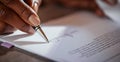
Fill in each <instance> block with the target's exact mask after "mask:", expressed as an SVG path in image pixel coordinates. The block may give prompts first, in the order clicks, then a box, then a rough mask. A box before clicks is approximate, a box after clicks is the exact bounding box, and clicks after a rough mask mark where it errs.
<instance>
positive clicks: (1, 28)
mask: <svg viewBox="0 0 120 62" xmlns="http://www.w3.org/2000/svg"><path fill="white" fill-rule="evenodd" d="M15 30H16V29H15V28H14V27H12V26H11V25H8V24H6V23H4V22H1V21H0V35H7V34H11V33H13V32H14V31H15Z"/></svg>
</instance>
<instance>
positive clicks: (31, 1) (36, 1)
mask: <svg viewBox="0 0 120 62" xmlns="http://www.w3.org/2000/svg"><path fill="white" fill-rule="evenodd" d="M24 1H25V2H26V3H27V4H28V5H29V6H30V7H31V8H32V9H33V10H35V11H36V12H38V9H39V6H40V4H41V1H42V0H24Z"/></svg>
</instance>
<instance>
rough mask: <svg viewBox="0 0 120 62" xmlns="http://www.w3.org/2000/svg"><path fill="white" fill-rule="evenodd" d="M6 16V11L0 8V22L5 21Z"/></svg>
mask: <svg viewBox="0 0 120 62" xmlns="http://www.w3.org/2000/svg"><path fill="white" fill-rule="evenodd" d="M6 16H7V9H6V8H4V7H3V6H0V20H3V19H5V18H6Z"/></svg>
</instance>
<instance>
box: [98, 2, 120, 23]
mask: <svg viewBox="0 0 120 62" xmlns="http://www.w3.org/2000/svg"><path fill="white" fill-rule="evenodd" d="M96 2H97V3H98V5H99V7H100V8H101V9H102V10H103V12H104V13H105V15H107V16H108V17H109V18H110V19H112V20H113V21H115V22H116V23H118V24H120V0H118V3H117V4H116V5H113V6H111V5H108V4H106V3H105V2H103V0H96Z"/></svg>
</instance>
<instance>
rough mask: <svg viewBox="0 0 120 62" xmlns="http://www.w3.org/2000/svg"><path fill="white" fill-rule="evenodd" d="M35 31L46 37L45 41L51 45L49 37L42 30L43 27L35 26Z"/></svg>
mask: <svg viewBox="0 0 120 62" xmlns="http://www.w3.org/2000/svg"><path fill="white" fill-rule="evenodd" d="M33 28H34V29H35V31H37V32H39V33H41V34H42V36H43V37H44V39H45V40H46V41H47V42H48V43H49V40H48V38H47V36H46V35H45V33H44V31H43V30H42V28H41V26H40V25H38V26H35V27H33Z"/></svg>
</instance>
